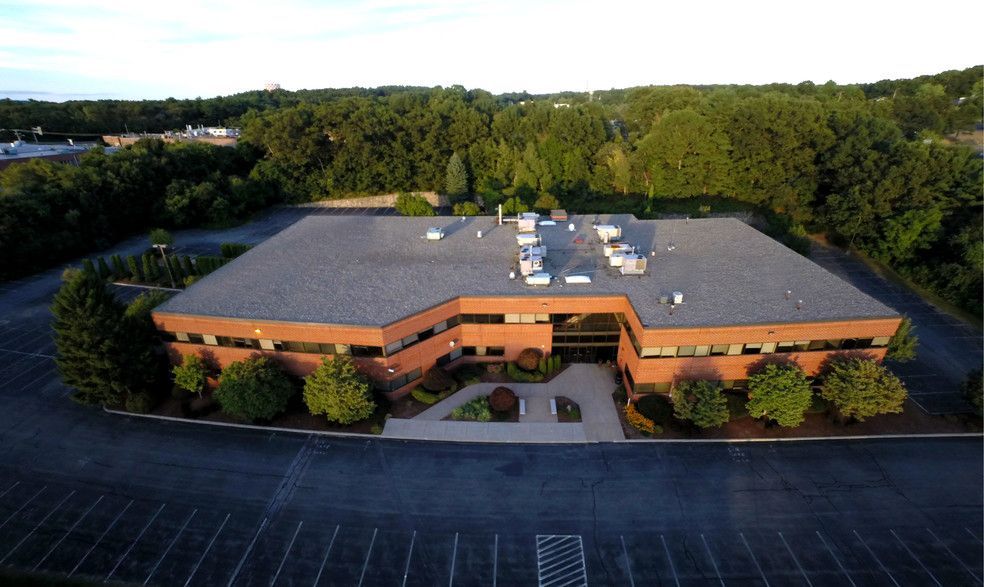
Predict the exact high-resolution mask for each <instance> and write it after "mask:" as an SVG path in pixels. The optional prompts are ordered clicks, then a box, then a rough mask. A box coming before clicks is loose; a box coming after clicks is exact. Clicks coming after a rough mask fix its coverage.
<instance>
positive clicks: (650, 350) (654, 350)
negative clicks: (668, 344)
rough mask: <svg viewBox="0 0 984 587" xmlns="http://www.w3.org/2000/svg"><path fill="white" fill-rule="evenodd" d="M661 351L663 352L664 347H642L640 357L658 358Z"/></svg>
mask: <svg viewBox="0 0 984 587" xmlns="http://www.w3.org/2000/svg"><path fill="white" fill-rule="evenodd" d="M661 350H662V347H658V346H650V347H642V349H641V350H640V352H639V356H640V357H658V356H659V353H660V351H661Z"/></svg>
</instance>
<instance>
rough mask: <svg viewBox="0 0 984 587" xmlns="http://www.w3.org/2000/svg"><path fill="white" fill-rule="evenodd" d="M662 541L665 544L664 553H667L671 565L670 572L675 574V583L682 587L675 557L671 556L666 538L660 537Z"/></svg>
mask: <svg viewBox="0 0 984 587" xmlns="http://www.w3.org/2000/svg"><path fill="white" fill-rule="evenodd" d="M659 539H660V541H662V543H663V552H665V553H666V560H667V561H669V563H670V572H672V573H673V582H674V583H676V586H677V587H680V578H679V577H677V572H676V565H674V564H673V557H672V556H670V548H669V547H668V546H667V545H666V538H663V535H662V534H660V535H659Z"/></svg>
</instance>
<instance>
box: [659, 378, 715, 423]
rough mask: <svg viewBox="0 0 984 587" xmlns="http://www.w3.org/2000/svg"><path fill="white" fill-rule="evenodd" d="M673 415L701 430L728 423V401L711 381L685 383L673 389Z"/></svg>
mask: <svg viewBox="0 0 984 587" xmlns="http://www.w3.org/2000/svg"><path fill="white" fill-rule="evenodd" d="M672 396H673V415H674V416H676V417H677V418H679V419H680V420H687V421H690V422H693V423H694V424H695V425H697V426H699V427H701V428H713V427H715V426H720V425H721V424H724V423H725V422H727V421H728V400H727V399H725V397H724V395H723V394H722V393H721V390H720V389H718V387H717V385H716V384H714V383H713V382H711V381H684V382H681V383H680V385H678V386H677V387H676V388H674V389H673V392H672Z"/></svg>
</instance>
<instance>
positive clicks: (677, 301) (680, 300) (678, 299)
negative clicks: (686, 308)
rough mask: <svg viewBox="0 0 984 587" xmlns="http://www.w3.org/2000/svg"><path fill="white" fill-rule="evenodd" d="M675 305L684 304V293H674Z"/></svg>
mask: <svg viewBox="0 0 984 587" xmlns="http://www.w3.org/2000/svg"><path fill="white" fill-rule="evenodd" d="M673 303H674V304H682V303H683V292H682V291H675V292H673Z"/></svg>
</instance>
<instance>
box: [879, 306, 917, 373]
mask: <svg viewBox="0 0 984 587" xmlns="http://www.w3.org/2000/svg"><path fill="white" fill-rule="evenodd" d="M917 346H919V337H918V336H916V333H915V332H914V328H913V326H912V320H910V319H909V318H908V317H905V318H903V319H902V323H901V324H899V329H898V330H896V331H895V334H893V335H892V338H891V339H890V340H889V341H888V354H887V355H886V356H887V357H888V358H889V359H892V360H893V361H898V362H900V363H905V362H907V361H911V360H912V359H915V358H916V347H917Z"/></svg>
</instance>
